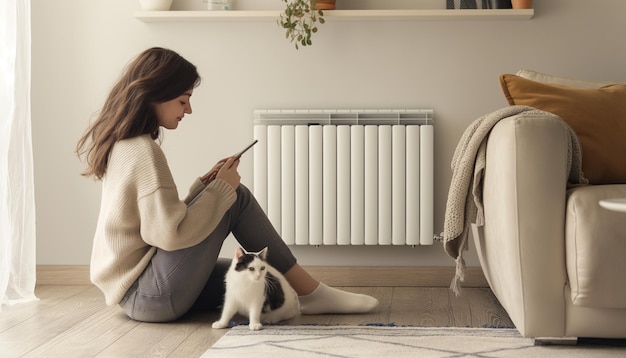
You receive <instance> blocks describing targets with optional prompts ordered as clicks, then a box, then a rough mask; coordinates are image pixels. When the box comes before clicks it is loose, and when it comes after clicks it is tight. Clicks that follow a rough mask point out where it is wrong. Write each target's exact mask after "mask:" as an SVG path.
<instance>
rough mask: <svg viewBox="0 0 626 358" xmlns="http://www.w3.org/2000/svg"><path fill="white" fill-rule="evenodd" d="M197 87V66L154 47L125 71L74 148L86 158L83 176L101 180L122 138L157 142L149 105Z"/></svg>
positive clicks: (151, 109) (153, 118) (198, 82)
mask: <svg viewBox="0 0 626 358" xmlns="http://www.w3.org/2000/svg"><path fill="white" fill-rule="evenodd" d="M199 84H200V76H199V75H198V71H197V69H196V66H194V65H193V64H191V63H190V62H189V61H187V60H185V59H184V58H183V57H181V56H180V55H179V54H177V53H176V52H174V51H172V50H168V49H164V48H160V47H153V48H150V49H148V50H145V51H144V52H142V53H141V54H140V55H139V56H137V58H135V59H134V60H133V61H131V62H130V63H129V64H128V65H127V66H126V68H125V70H124V72H123V74H122V76H121V78H120V79H119V81H118V82H117V83H116V84H115V86H113V89H112V90H111V93H110V94H109V96H108V98H107V99H106V101H105V102H104V106H103V107H102V110H101V111H100V114H99V115H98V117H97V119H96V120H95V121H94V122H93V123H92V124H91V125H90V127H89V128H88V129H87V131H86V132H85V134H84V135H83V136H82V137H81V138H80V140H79V141H78V144H77V145H76V154H77V155H78V157H79V158H80V157H82V156H85V157H86V162H87V169H86V170H85V172H84V173H83V175H85V176H92V175H93V176H95V177H96V178H97V179H102V178H103V177H104V174H105V173H106V170H107V165H108V163H109V154H110V153H111V150H112V149H113V145H114V144H115V143H116V142H117V141H119V140H121V139H125V138H132V137H136V136H140V135H144V134H150V136H151V137H152V139H155V140H156V139H157V138H159V135H160V131H159V123H158V118H157V116H156V113H155V112H154V109H153V106H152V104H154V103H162V102H166V101H169V100H172V99H174V98H176V97H178V96H180V95H181V94H183V93H184V92H185V91H188V90H189V89H191V88H195V87H197V86H198V85H199Z"/></svg>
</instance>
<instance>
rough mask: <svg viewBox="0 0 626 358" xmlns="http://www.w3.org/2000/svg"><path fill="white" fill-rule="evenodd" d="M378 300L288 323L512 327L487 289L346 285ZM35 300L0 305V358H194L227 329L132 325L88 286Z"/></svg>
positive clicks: (202, 317)
mask: <svg viewBox="0 0 626 358" xmlns="http://www.w3.org/2000/svg"><path fill="white" fill-rule="evenodd" d="M345 289H346V290H348V291H352V292H359V293H366V294H369V295H372V296H375V297H376V298H378V299H379V300H380V306H379V308H378V309H377V310H376V311H375V312H373V313H370V314H361V315H320V316H300V317H297V318H296V319H293V320H292V321H291V322H290V324H302V323H320V324H353V325H359V324H366V323H392V322H393V323H395V324H397V325H415V326H437V327H449V326H456V327H483V326H506V327H511V326H513V324H512V322H511V320H510V319H509V317H508V315H507V314H506V312H505V311H504V310H503V309H502V307H501V306H500V304H499V303H498V302H497V300H496V299H495V297H494V296H493V294H492V293H491V291H490V290H489V289H488V288H466V289H464V291H463V295H462V296H460V297H456V296H455V295H454V294H453V293H452V292H450V290H449V289H447V288H428V287H426V288H425V287H346V288H345ZM36 294H37V296H38V297H39V298H40V300H39V301H38V302H34V303H28V304H22V305H15V306H12V307H7V306H4V307H3V311H2V312H0V356H1V357H46V358H48V357H185V358H189V357H198V356H200V355H201V354H202V353H204V352H205V351H206V350H207V349H208V348H209V347H211V345H212V344H214V343H215V342H216V341H217V340H218V339H219V338H220V337H221V336H222V335H224V334H225V333H226V332H227V330H214V329H212V328H211V323H212V322H213V321H214V320H216V319H217V317H218V315H219V313H217V312H216V313H211V312H206V313H196V314H194V315H189V316H187V317H184V318H183V319H181V320H180V321H178V322H175V323H163V324H155V323H140V322H136V321H132V320H130V319H129V318H128V317H126V316H125V315H124V314H123V313H122V312H121V310H120V309H119V307H117V306H114V307H107V306H106V305H105V304H104V299H103V296H102V294H101V293H100V291H98V289H97V288H96V287H94V286H85V285H72V286H58V285H50V286H40V287H37V289H36Z"/></svg>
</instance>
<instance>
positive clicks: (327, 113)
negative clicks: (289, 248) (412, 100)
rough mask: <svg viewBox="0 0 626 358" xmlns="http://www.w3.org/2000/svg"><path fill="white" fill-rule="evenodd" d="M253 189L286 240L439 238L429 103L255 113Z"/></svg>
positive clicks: (418, 241) (411, 241)
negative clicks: (409, 106) (407, 106)
mask: <svg viewBox="0 0 626 358" xmlns="http://www.w3.org/2000/svg"><path fill="white" fill-rule="evenodd" d="M254 115H255V125H254V136H255V138H256V139H258V140H259V143H258V144H257V145H256V146H255V147H254V180H253V192H254V194H255V196H256V197H257V200H258V201H259V204H260V205H261V206H262V208H263V210H265V211H266V213H267V214H268V217H269V219H270V221H271V222H272V224H273V225H274V227H275V228H276V230H277V231H278V232H279V233H280V235H281V237H282V238H283V240H284V241H285V242H286V243H287V244H289V245H316V246H317V245H432V243H433V234H434V233H433V184H434V180H433V172H434V168H433V167H434V160H433V158H434V156H433V150H434V137H433V135H434V131H433V124H432V122H433V120H432V115H433V113H432V110H369V111H362V110H256V111H255V112H254Z"/></svg>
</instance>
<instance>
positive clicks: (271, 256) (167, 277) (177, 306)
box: [120, 185, 296, 322]
mask: <svg viewBox="0 0 626 358" xmlns="http://www.w3.org/2000/svg"><path fill="white" fill-rule="evenodd" d="M231 232H232V233H233V235H234V236H235V238H236V239H237V241H238V242H239V244H240V245H241V246H242V247H243V248H244V249H245V250H247V251H253V252H254V251H260V250H262V249H263V248H264V247H268V261H269V263H270V264H271V265H272V266H274V267H275V268H276V269H277V270H279V271H280V272H282V273H285V272H287V271H288V270H289V269H290V268H291V267H293V265H295V264H296V259H295V257H294V256H293V254H292V253H291V251H290V250H289V248H288V247H287V245H286V244H285V243H284V241H283V240H282V239H281V237H280V236H279V235H278V233H277V232H276V230H275V229H274V227H273V226H272V224H271V223H270V221H269V219H268V218H267V216H266V215H265V213H264V212H263V210H262V209H261V207H260V206H259V204H258V203H257V201H256V199H255V198H254V196H253V195H252V193H251V192H250V190H248V188H246V187H245V186H243V185H240V186H239V188H237V199H236V201H235V203H234V204H233V206H232V207H231V208H230V209H229V210H228V212H226V214H225V215H224V218H223V219H222V221H221V222H220V223H219V225H218V226H217V227H216V228H215V230H214V231H213V232H212V233H211V234H210V235H209V236H208V237H207V238H206V239H205V240H204V241H202V242H201V243H199V244H198V245H196V246H193V247H190V248H187V249H182V250H176V251H165V250H161V249H157V251H156V254H155V255H154V256H153V257H152V260H151V261H150V264H148V266H147V267H146V269H145V270H144V272H143V273H142V274H141V276H139V278H138V279H137V281H135V283H134V284H133V285H132V286H131V288H130V289H129V290H128V292H126V295H125V296H124V298H123V299H122V301H121V302H120V307H122V309H123V310H124V312H125V313H126V314H127V315H128V316H129V317H130V318H132V319H134V320H137V321H144V322H167V321H173V320H176V319H178V318H180V317H181V316H182V315H184V314H185V313H187V312H188V311H189V310H191V309H192V308H204V309H207V308H216V307H217V306H218V305H220V304H221V303H222V301H223V298H224V291H225V288H224V287H225V286H224V274H225V273H226V271H227V270H228V267H229V265H230V262H231V259H218V255H219V252H220V249H221V248H222V243H223V242H224V239H226V237H227V236H228V234H229V233H231ZM233 255H234V252H233Z"/></svg>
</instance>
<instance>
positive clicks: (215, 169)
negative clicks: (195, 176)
mask: <svg viewBox="0 0 626 358" xmlns="http://www.w3.org/2000/svg"><path fill="white" fill-rule="evenodd" d="M227 160H228V158H224V159H221V160H220V161H219V162H217V163H215V165H214V166H213V168H212V169H211V170H209V172H208V173H206V174H204V176H203V177H202V182H203V183H204V185H207V184H209V183H210V182H212V181H213V180H215V177H217V172H219V171H220V169H221V168H222V166H224V163H226V161H227Z"/></svg>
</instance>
